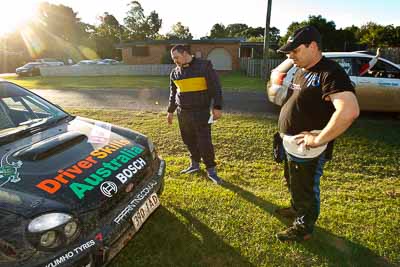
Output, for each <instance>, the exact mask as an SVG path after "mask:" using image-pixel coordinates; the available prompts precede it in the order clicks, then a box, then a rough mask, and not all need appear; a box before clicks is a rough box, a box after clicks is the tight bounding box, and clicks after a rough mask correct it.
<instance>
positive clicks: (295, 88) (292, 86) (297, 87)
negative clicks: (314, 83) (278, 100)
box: [289, 83, 301, 91]
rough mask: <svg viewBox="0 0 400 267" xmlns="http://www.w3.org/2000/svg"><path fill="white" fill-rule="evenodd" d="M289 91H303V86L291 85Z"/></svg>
mask: <svg viewBox="0 0 400 267" xmlns="http://www.w3.org/2000/svg"><path fill="white" fill-rule="evenodd" d="M289 89H292V90H294V91H295V90H301V86H300V84H295V83H291V84H290V85H289Z"/></svg>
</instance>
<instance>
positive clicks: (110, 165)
mask: <svg viewBox="0 0 400 267" xmlns="http://www.w3.org/2000/svg"><path fill="white" fill-rule="evenodd" d="M146 147H147V140H146V137H145V136H143V135H141V134H139V133H136V132H133V131H130V130H128V129H124V128H120V127H117V126H113V125H110V124H107V123H103V122H99V121H93V120H89V119H85V118H80V117H77V118H74V119H72V120H70V121H67V122H63V123H60V124H58V125H56V126H53V127H51V128H47V129H45V130H43V131H41V132H38V133H36V134H34V135H31V136H28V137H24V138H21V139H19V140H16V141H14V142H12V143H9V144H6V145H2V146H0V155H1V166H0V209H3V210H8V211H10V212H14V213H17V214H20V215H22V216H26V217H31V216H33V215H34V214H38V213H43V212H48V211H55V210H57V211H62V210H65V211H67V210H68V211H71V210H73V211H76V212H79V211H85V210H91V209H94V208H96V207H98V206H99V205H101V203H103V202H104V201H108V199H110V198H111V197H113V194H116V193H117V192H118V190H119V191H121V190H120V189H121V188H122V187H123V186H125V183H127V182H130V180H134V179H135V177H139V176H141V173H142V172H144V171H145V169H146V168H147V166H148V165H149V164H150V163H149V161H150V158H149V153H146ZM128 166H129V168H130V171H127V172H126V174H130V175H128V176H131V177H127V176H126V175H122V176H121V175H120V176H118V174H120V173H122V171H124V170H125V169H126V168H128ZM116 177H119V178H116Z"/></svg>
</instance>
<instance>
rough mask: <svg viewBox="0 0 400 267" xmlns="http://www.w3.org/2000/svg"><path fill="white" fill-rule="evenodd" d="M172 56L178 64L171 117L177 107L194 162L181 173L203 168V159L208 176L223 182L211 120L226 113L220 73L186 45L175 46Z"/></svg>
mask: <svg viewBox="0 0 400 267" xmlns="http://www.w3.org/2000/svg"><path fill="white" fill-rule="evenodd" d="M171 57H172V59H173V60H174V62H175V64H176V67H175V69H173V70H172V72H171V75H170V97H169V106H168V115H167V121H168V123H169V124H172V118H173V113H174V111H175V110H177V115H178V122H179V129H180V132H181V136H182V140H183V142H184V143H185V145H186V146H187V148H188V150H189V152H190V159H191V163H190V166H189V167H188V168H186V169H184V170H182V172H181V173H185V174H189V173H193V172H197V171H199V170H200V160H201V159H202V160H203V162H204V164H205V165H206V170H207V176H208V178H209V179H210V180H212V181H213V182H214V183H216V184H221V182H222V180H221V178H220V177H218V175H217V172H216V169H215V166H216V163H215V154H214V146H213V144H212V141H211V122H212V121H213V120H217V119H219V118H220V117H221V115H222V112H221V109H222V92H221V85H220V82H219V79H218V76H217V73H216V72H215V70H214V69H213V67H212V64H211V62H210V61H209V60H202V59H198V58H195V57H193V56H192V55H190V52H189V50H188V48H187V47H185V46H183V45H176V46H174V47H173V48H172V49H171ZM211 105H212V115H211V117H210V106H211Z"/></svg>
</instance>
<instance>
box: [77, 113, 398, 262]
mask: <svg viewBox="0 0 400 267" xmlns="http://www.w3.org/2000/svg"><path fill="white" fill-rule="evenodd" d="M70 111H71V112H72V113H74V114H77V115H81V116H86V117H91V118H95V119H100V120H104V121H108V122H111V123H115V124H118V125H121V126H125V127H129V128H132V129H135V130H139V131H141V132H142V133H145V134H147V135H148V136H149V137H151V138H152V140H153V141H154V143H155V144H156V145H157V147H158V150H159V154H160V155H161V156H162V157H163V158H164V159H165V160H166V161H167V173H166V185H165V191H164V193H163V195H162V196H161V203H162V206H161V207H160V208H159V209H158V210H157V211H156V212H155V213H154V214H153V215H152V216H151V217H150V219H149V220H148V221H147V222H146V224H145V225H144V226H143V228H142V229H141V231H140V232H139V233H138V234H137V235H136V236H135V237H134V239H133V240H132V241H131V242H130V243H129V244H128V245H127V246H126V247H125V248H124V249H123V250H122V252H121V253H120V254H119V255H118V257H117V258H116V259H115V260H114V261H113V262H112V264H111V266H399V265H400V238H399V237H400V230H399V226H400V180H399V177H400V168H399V158H400V140H399V138H398V137H399V132H400V122H399V121H392V120H383V121H374V120H358V121H357V122H356V123H355V125H353V126H352V128H351V129H350V130H349V131H348V132H347V133H346V134H345V135H344V136H343V137H341V138H340V139H338V140H337V142H336V148H335V153H334V160H332V161H331V162H329V163H327V165H326V168H325V173H324V176H323V178H322V179H321V216H320V218H319V220H318V222H317V227H316V231H315V234H314V236H313V238H312V239H311V240H310V241H308V242H304V243H289V244H288V243H280V242H279V241H277V240H276V238H275V237H274V234H275V233H276V232H277V231H280V230H282V229H283V228H285V227H286V224H288V223H289V221H285V220H283V219H281V218H278V217H276V216H275V215H274V213H273V210H274V208H276V207H277V206H286V205H288V204H289V194H288V192H287V189H286V188H285V186H284V184H283V182H282V179H281V177H282V174H283V173H282V168H281V167H282V166H280V165H279V164H276V163H274V162H273V161H272V159H271V153H272V152H271V136H272V134H273V133H274V132H275V130H276V121H275V120H273V119H269V118H267V117H264V116H249V115H246V116H245V115H225V116H224V117H223V119H222V120H221V121H218V122H217V123H216V124H215V125H214V128H213V138H214V144H215V149H216V156H217V161H218V163H219V173H220V175H221V177H223V178H224V180H225V181H226V183H225V185H224V186H216V185H214V184H213V183H211V182H210V181H208V180H207V179H206V176H205V173H204V172H202V173H200V174H194V175H190V176H185V175H180V174H179V171H180V169H182V167H184V166H186V165H187V164H188V158H187V153H186V149H185V147H184V145H183V144H182V141H181V139H180V135H179V131H178V127H177V122H176V118H175V120H174V124H173V125H172V126H171V127H168V126H167V125H166V123H165V121H164V120H165V115H166V114H163V113H161V114H160V113H150V112H148V113H139V112H130V111H116V110H114V111H104V110H70Z"/></svg>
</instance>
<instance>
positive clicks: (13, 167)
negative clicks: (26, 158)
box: [0, 152, 22, 187]
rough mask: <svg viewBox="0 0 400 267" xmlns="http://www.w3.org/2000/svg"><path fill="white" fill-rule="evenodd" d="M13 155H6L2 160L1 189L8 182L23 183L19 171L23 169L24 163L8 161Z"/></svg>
mask: <svg viewBox="0 0 400 267" xmlns="http://www.w3.org/2000/svg"><path fill="white" fill-rule="evenodd" d="M10 154H11V153H10V152H9V153H7V154H5V155H4V156H3V157H2V158H1V163H0V187H2V186H3V185H5V184H7V183H8V182H10V183H18V182H19V181H21V177H20V176H19V172H18V169H19V168H21V166H22V161H20V160H18V161H12V162H9V161H8V156H9V155H10Z"/></svg>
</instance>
